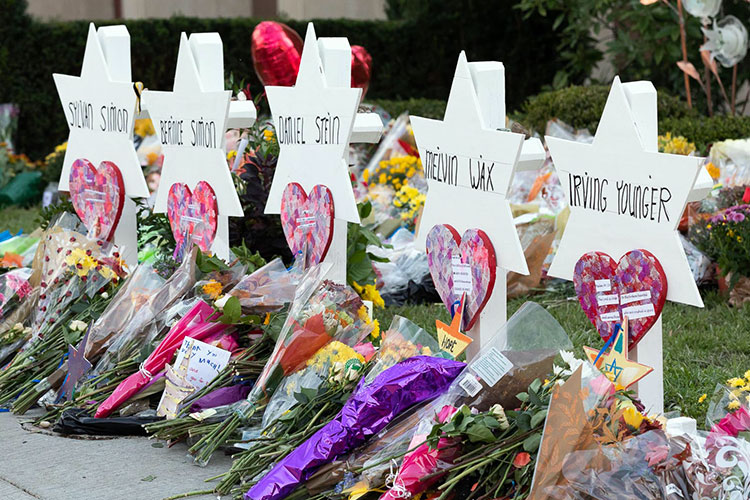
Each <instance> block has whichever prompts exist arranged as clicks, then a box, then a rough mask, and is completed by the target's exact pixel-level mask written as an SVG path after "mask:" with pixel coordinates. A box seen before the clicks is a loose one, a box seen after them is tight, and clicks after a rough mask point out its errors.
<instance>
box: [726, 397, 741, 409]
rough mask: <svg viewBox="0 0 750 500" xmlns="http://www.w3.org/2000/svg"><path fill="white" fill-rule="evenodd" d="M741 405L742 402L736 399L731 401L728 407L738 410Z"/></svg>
mask: <svg viewBox="0 0 750 500" xmlns="http://www.w3.org/2000/svg"><path fill="white" fill-rule="evenodd" d="M739 407H740V402H739V401H737V400H736V399H735V400H733V401H730V402H729V404H728V405H727V408H729V409H730V410H736V409H737V408H739Z"/></svg>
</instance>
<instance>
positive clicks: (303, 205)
mask: <svg viewBox="0 0 750 500" xmlns="http://www.w3.org/2000/svg"><path fill="white" fill-rule="evenodd" d="M333 215H334V210H333V195H332V194H331V190H330V189H328V188H327V187H326V186H323V185H320V184H318V185H317V186H315V187H313V188H312V190H311V191H310V194H309V196H308V194H307V193H305V189H304V188H303V187H302V186H301V185H299V184H297V183H296V182H291V183H289V184H287V186H286V188H285V189H284V192H283V193H282V195H281V227H282V229H283V230H284V236H286V242H287V244H288V245H289V249H290V250H291V251H292V254H293V255H294V256H295V257H296V256H297V255H298V254H305V256H306V257H305V267H309V266H314V265H317V264H319V263H320V262H322V261H323V259H324V258H325V256H326V254H327V253H328V248H330V246H331V240H332V239H333Z"/></svg>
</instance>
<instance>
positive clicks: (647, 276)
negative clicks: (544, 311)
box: [573, 250, 667, 349]
mask: <svg viewBox="0 0 750 500" xmlns="http://www.w3.org/2000/svg"><path fill="white" fill-rule="evenodd" d="M573 284H574V286H575V290H576V295H578V301H579V302H580V303H581V307H582V308H583V312H584V313H586V316H587V317H588V318H589V320H590V321H591V323H592V324H593V325H594V327H596V330H597V331H598V332H599V335H600V336H601V337H602V339H604V340H605V341H607V340H609V338H610V336H612V334H613V333H614V331H615V325H616V324H617V323H620V322H621V321H622V318H623V316H628V318H629V322H628V326H629V330H630V335H629V341H628V346H629V348H630V349H632V348H633V347H634V346H635V345H636V344H637V343H638V342H640V340H641V339H642V338H643V336H644V335H646V333H647V332H648V331H649V330H650V329H651V327H652V326H654V323H656V320H657V319H659V315H661V311H662V309H663V308H664V302H666V300H667V276H666V274H665V273H664V269H663V268H662V266H661V264H660V263H659V260H658V259H657V258H656V257H655V256H654V255H653V254H652V253H651V252H649V251H647V250H631V251H630V252H628V253H626V254H625V255H623V256H622V258H621V259H620V261H619V262H615V261H614V259H612V257H610V256H609V255H607V254H606V253H603V252H589V253H587V254H584V255H583V257H581V258H580V259H578V262H577V263H576V267H575V272H574V274H573Z"/></svg>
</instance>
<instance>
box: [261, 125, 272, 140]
mask: <svg viewBox="0 0 750 500" xmlns="http://www.w3.org/2000/svg"><path fill="white" fill-rule="evenodd" d="M273 136H274V133H273V130H271V129H270V128H267V129H266V130H264V131H263V139H265V140H266V141H268V142H271V141H272V140H273Z"/></svg>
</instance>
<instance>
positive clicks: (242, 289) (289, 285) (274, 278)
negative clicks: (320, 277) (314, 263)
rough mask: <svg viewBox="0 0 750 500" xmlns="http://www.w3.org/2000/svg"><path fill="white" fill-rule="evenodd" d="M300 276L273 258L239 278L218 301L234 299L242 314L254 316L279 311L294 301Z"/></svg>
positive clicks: (222, 302) (294, 270) (297, 272)
mask: <svg viewBox="0 0 750 500" xmlns="http://www.w3.org/2000/svg"><path fill="white" fill-rule="evenodd" d="M301 278H302V273H300V272H299V271H298V270H297V269H292V270H291V271H289V270H287V268H286V266H285V265H284V263H283V262H282V261H281V259H278V258H277V259H274V260H272V261H271V262H269V263H268V264H266V265H265V266H263V267H261V268H259V269H257V270H256V271H255V272H254V273H252V274H249V275H247V276H245V277H244V278H242V279H241V280H240V282H239V283H237V284H236V285H235V286H234V288H232V289H231V290H230V291H229V292H228V293H227V295H226V296H224V297H223V298H222V299H220V301H219V305H223V304H225V303H226V301H227V300H228V299H229V298H230V297H236V298H237V299H238V300H239V302H240V306H241V307H242V310H243V311H248V312H252V313H255V314H258V313H261V312H270V311H278V310H279V309H281V308H282V307H283V306H284V305H285V304H288V303H289V302H291V301H292V300H293V299H294V296H295V291H296V289H297V285H299V282H300V279H301Z"/></svg>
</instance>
